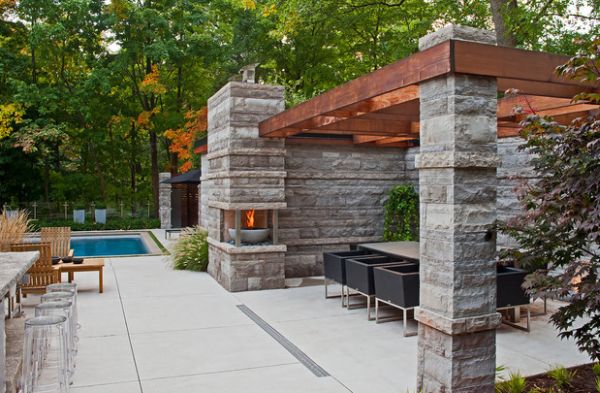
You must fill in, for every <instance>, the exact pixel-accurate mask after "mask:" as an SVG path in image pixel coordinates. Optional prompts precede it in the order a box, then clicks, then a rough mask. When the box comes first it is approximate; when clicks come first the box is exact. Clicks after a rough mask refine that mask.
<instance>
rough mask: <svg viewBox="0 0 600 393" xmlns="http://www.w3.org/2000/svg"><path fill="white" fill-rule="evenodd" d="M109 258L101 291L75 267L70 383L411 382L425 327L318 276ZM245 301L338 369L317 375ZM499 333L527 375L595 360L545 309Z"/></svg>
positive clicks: (141, 386)
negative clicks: (291, 284)
mask: <svg viewBox="0 0 600 393" xmlns="http://www.w3.org/2000/svg"><path fill="white" fill-rule="evenodd" d="M105 261H106V267H105V274H104V290H105V293H103V294H98V293H97V274H94V273H79V274H77V275H76V281H77V282H78V284H79V286H80V295H79V319H80V323H81V325H82V327H81V330H80V342H79V353H78V356H77V369H76V373H75V378H74V384H73V389H72V392H73V393H109V392H110V393H114V392H119V393H142V392H143V393H172V392H178V393H197V392H261V393H268V392H292V393H293V392H318V393H321V392H322V393H325V392H327V393H337V392H355V393H359V392H364V393H369V392H378V393H385V392H406V391H415V380H416V349H417V338H416V337H408V338H404V337H403V336H402V322H401V321H398V322H389V323H384V324H379V325H376V324H375V323H374V322H368V321H367V320H366V311H365V310H364V309H355V310H351V311H348V310H346V309H342V308H341V307H340V300H339V299H329V300H325V299H324V298H323V288H322V286H320V285H319V286H304V287H299V288H290V289H282V290H270V291H260V292H245V293H236V294H231V293H228V292H227V291H225V290H224V289H222V288H221V287H220V286H219V285H218V284H217V283H216V282H215V281H214V280H213V279H212V278H211V277H210V276H209V275H207V274H205V273H194V272H185V271H173V270H172V269H171V267H170V266H169V262H168V259H167V257H135V258H133V257H132V258H107V259H106V260H105ZM36 302H37V298H36V297H33V296H31V297H28V298H27V299H26V304H28V305H29V306H32V305H35V304H36ZM240 304H243V305H246V306H247V307H249V308H250V309H251V310H252V311H254V312H255V313H256V314H257V315H258V316H260V317H261V318H262V319H264V320H265V321H266V322H267V323H269V324H270V325H271V326H272V327H273V328H274V329H276V330H277V331H278V332H279V333H281V334H282V335H283V336H285V337H286V338H287V339H288V340H289V341H291V342H292V343H293V344H295V345H296V346H297V347H298V348H299V349H300V350H302V351H303V352H304V353H305V354H306V355H307V356H308V357H310V358H311V359H312V360H313V361H314V362H316V363H317V364H318V365H319V366H321V367H322V368H323V369H324V370H325V371H326V372H327V373H329V374H330V376H325V377H317V376H315V375H314V374H313V373H312V372H311V371H309V369H308V368H306V367H305V366H304V365H303V364H302V363H300V362H299V361H298V360H297V359H296V358H295V357H294V356H292V355H291V354H290V353H289V352H288V351H287V350H286V349H285V348H284V347H283V346H282V345H280V344H279V343H278V342H277V341H275V340H274V339H273V338H272V337H271V336H269V335H268V334H267V333H266V332H265V331H264V330H263V329H261V328H260V327H259V326H258V325H257V324H256V323H254V322H253V321H252V320H251V319H250V318H248V317H247V316H246V315H245V314H244V313H242V312H241V311H240V309H239V308H238V307H237V305H240ZM31 310H32V309H31V308H30V307H28V312H31ZM497 345H498V349H497V353H498V357H497V364H498V365H504V366H506V367H508V371H517V370H518V371H520V372H521V373H522V374H525V375H529V374H535V373H539V372H542V371H545V370H547V369H548V368H550V367H551V366H553V365H557V364H561V365H565V366H572V365H576V364H581V363H586V362H588V359H587V357H586V356H584V355H582V354H580V353H579V352H578V351H577V349H576V348H575V345H574V344H573V343H572V342H567V341H561V340H560V339H558V338H556V333H555V331H554V329H553V328H552V326H550V325H548V324H547V322H546V319H545V317H544V318H543V317H536V318H534V319H533V325H532V332H531V333H526V332H522V331H519V330H516V329H513V328H510V327H507V326H502V327H501V328H500V329H499V330H498V334H497ZM508 371H507V372H508Z"/></svg>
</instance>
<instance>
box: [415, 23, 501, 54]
mask: <svg viewBox="0 0 600 393" xmlns="http://www.w3.org/2000/svg"><path fill="white" fill-rule="evenodd" d="M448 40H460V41H473V42H481V43H484V44H490V45H495V44H496V33H495V32H493V31H490V30H482V29H476V28H474V27H469V26H461V25H454V24H448V25H446V26H444V27H443V28H441V29H439V30H436V31H434V32H433V33H430V34H427V35H426V36H424V37H421V38H419V50H420V51H423V50H426V49H428V48H431V47H432V46H435V45H438V44H441V43H442V42H444V41H448Z"/></svg>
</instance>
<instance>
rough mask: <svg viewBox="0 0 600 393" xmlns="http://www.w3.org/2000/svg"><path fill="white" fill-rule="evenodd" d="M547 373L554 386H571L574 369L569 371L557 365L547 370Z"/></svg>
mask: <svg viewBox="0 0 600 393" xmlns="http://www.w3.org/2000/svg"><path fill="white" fill-rule="evenodd" d="M548 375H549V376H550V378H552V379H553V380H554V382H556V386H557V387H558V388H561V389H562V388H566V387H569V386H571V382H573V378H575V371H569V370H567V369H566V368H564V367H562V366H558V367H556V368H554V369H552V370H550V371H548Z"/></svg>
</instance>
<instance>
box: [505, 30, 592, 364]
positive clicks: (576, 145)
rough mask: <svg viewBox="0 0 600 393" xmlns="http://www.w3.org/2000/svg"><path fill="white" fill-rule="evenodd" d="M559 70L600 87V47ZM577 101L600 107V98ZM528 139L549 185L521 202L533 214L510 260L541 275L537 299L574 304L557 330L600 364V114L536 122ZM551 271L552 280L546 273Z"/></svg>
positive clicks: (530, 123) (521, 221) (517, 225)
mask: <svg viewBox="0 0 600 393" xmlns="http://www.w3.org/2000/svg"><path fill="white" fill-rule="evenodd" d="M559 70H560V73H561V74H562V75H564V76H566V77H571V78H575V79H579V80H585V81H587V82H588V83H589V82H592V83H593V82H596V81H598V80H599V79H600V41H599V40H595V41H592V42H589V43H588V44H587V46H586V47H585V48H583V50H582V52H581V53H580V54H578V55H577V56H575V57H573V58H572V59H571V60H570V61H569V62H568V63H567V64H565V65H564V66H562V67H560V68H559ZM575 99H576V100H584V101H588V102H591V103H600V94H598V93H582V94H580V95H578V96H576V97H575ZM523 136H524V137H525V138H526V143H525V144H524V146H523V148H524V149H527V150H528V151H529V152H531V153H532V154H533V157H534V158H533V159H532V164H533V167H534V169H535V170H536V171H537V172H538V173H539V174H540V175H541V179H540V180H539V181H538V182H536V183H534V184H530V185H529V186H528V188H527V189H526V190H525V193H524V194H523V195H522V196H521V203H522V205H523V207H524V208H525V214H524V215H522V216H521V217H518V218H517V219H515V220H513V221H510V222H509V223H507V224H506V225H504V226H503V230H504V231H505V232H507V233H508V234H509V235H511V236H512V237H514V238H515V239H516V240H518V241H519V243H520V245H521V248H520V249H517V250H509V251H508V252H507V254H506V255H505V256H506V257H507V258H510V259H514V260H517V261H518V262H519V263H521V265H523V266H525V267H528V268H529V269H531V270H532V271H533V270H535V272H534V273H533V274H531V275H530V276H529V278H528V282H527V285H528V286H529V289H530V291H531V292H532V293H533V294H534V295H535V296H551V297H559V298H567V299H569V300H570V301H569V303H568V304H566V305H564V306H562V307H560V308H559V310H558V311H557V312H556V313H555V314H553V315H552V317H551V319H552V322H553V323H554V325H555V326H556V327H557V328H558V329H559V331H560V333H559V334H560V336H561V337H563V338H573V339H574V340H575V341H576V343H577V345H578V347H579V349H580V350H582V351H585V352H587V353H588V355H589V356H590V357H591V358H592V359H595V360H599V359H600V280H599V279H598V273H599V272H600V176H598V170H599V168H600V118H599V117H598V115H597V114H596V115H593V116H590V117H588V118H580V119H576V120H575V121H573V123H572V124H570V125H569V126H567V127H564V126H560V125H558V124H557V123H555V122H553V121H552V119H547V118H541V117H539V116H536V115H535V114H534V115H531V116H529V117H528V119H527V120H526V121H525V123H524V128H523ZM547 265H549V266H551V267H552V268H553V272H552V274H547V273H546V270H545V269H546V266H547ZM540 268H543V269H544V270H536V269H540Z"/></svg>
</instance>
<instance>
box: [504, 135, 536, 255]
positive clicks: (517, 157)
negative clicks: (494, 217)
mask: <svg viewBox="0 0 600 393" xmlns="http://www.w3.org/2000/svg"><path fill="white" fill-rule="evenodd" d="M522 144H523V139H522V138H503V139H498V155H499V156H500V159H501V164H500V166H499V167H498V195H497V199H496V208H497V211H498V220H501V221H507V220H510V219H511V218H513V217H516V216H518V215H520V214H521V213H522V212H523V210H522V208H521V205H520V204H519V200H518V195H519V193H520V192H521V190H522V189H523V188H524V187H526V186H527V184H528V183H530V182H533V181H535V180H536V179H538V178H539V175H538V174H537V173H536V172H535V171H534V170H533V167H532V166H531V163H530V160H531V155H530V154H529V153H528V152H527V151H523V150H519V146H520V145H522ZM511 246H516V243H515V241H514V240H512V239H511V238H509V237H507V236H505V235H502V234H498V248H499V249H501V248H505V247H511Z"/></svg>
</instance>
